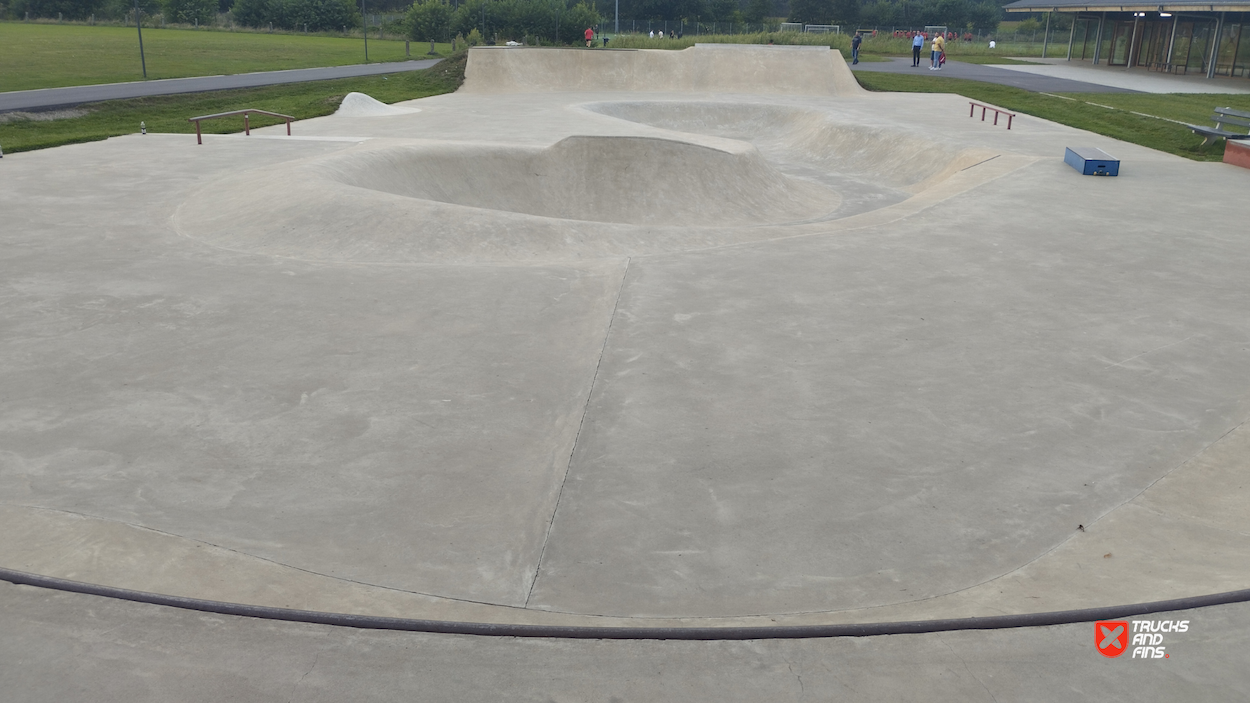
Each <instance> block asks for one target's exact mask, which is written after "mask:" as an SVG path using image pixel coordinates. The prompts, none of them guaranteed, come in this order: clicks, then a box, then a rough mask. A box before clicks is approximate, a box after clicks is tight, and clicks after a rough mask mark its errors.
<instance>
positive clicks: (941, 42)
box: [929, 32, 946, 71]
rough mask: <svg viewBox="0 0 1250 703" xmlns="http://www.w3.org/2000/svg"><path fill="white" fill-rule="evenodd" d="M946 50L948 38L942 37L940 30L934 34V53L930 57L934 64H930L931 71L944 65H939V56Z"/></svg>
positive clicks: (938, 69) (940, 68)
mask: <svg viewBox="0 0 1250 703" xmlns="http://www.w3.org/2000/svg"><path fill="white" fill-rule="evenodd" d="M945 51H946V40H945V39H943V38H942V33H941V32H938V33H935V34H934V35H933V53H932V55H931V56H930V57H929V58H930V60H932V62H933V65H932V66H929V70H930V71H940V70H942V67H941V66H939V65H938V57H939V56H941V55H942V54H943V52H945Z"/></svg>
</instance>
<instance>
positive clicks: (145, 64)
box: [135, 0, 363, 78]
mask: <svg viewBox="0 0 1250 703" xmlns="http://www.w3.org/2000/svg"><path fill="white" fill-rule="evenodd" d="M362 1H363V0H362ZM135 28H136V29H138V30H139V63H140V64H142V66H143V77H144V78H147V77H148V61H147V59H145V58H143V25H142V24H141V23H140V22H139V0H135Z"/></svg>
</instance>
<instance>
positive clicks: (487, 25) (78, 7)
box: [0, 0, 1010, 43]
mask: <svg viewBox="0 0 1250 703" xmlns="http://www.w3.org/2000/svg"><path fill="white" fill-rule="evenodd" d="M367 2H368V5H367V9H368V10H369V11H370V12H391V13H400V12H406V17H407V22H408V26H409V29H410V32H411V35H412V37H413V38H414V39H425V40H427V41H428V40H430V39H434V40H441V41H445V40H447V39H449V38H450V37H453V36H456V35H458V34H459V35H463V36H466V37H467V36H468V35H469V34H470V33H471V32H472V31H473V30H474V29H476V30H478V33H479V34H480V35H481V36H482V37H485V38H487V39H489V38H492V37H494V36H496V35H498V36H500V37H504V36H507V37H509V38H511V37H535V38H537V39H539V40H541V41H544V42H547V41H550V42H558V43H574V42H576V41H578V40H579V39H580V38H581V33H582V32H583V31H584V30H585V28H586V27H587V26H598V25H599V24H600V23H602V22H605V21H608V20H610V18H611V17H612V16H613V14H614V12H615V10H616V5H617V3H616V0H417V2H415V3H412V0H367ZM999 2H1002V3H1006V2H1010V0H620V2H619V5H620V17H622V18H626V19H631V20H666V21H683V20H684V21H686V22H692V23H693V22H737V23H753V24H758V23H761V22H765V21H770V20H777V19H783V18H784V19H785V20H786V21H789V22H800V23H803V24H836V25H841V26H842V27H843V28H844V30H847V31H849V30H850V29H853V28H856V27H890V26H898V27H920V26H924V25H946V26H948V27H950V28H951V30H952V31H965V30H971V31H976V32H979V33H987V32H993V31H995V29H996V28H997V27H998V22H999V21H1000V20H1001V19H1002V16H1003V15H1002V9H1001V7H1000V6H999ZM359 3H360V0H139V6H140V9H141V10H142V11H143V12H145V13H148V14H155V13H158V12H159V13H163V15H164V17H165V19H166V21H169V22H179V23H185V24H191V23H193V22H199V23H200V24H207V23H210V22H212V21H213V20H214V19H215V17H216V15H217V14H218V13H222V12H227V11H232V13H233V17H234V21H235V22H237V23H239V24H242V25H246V26H252V27H268V26H269V25H270V24H272V25H273V26H274V27H276V28H280V29H288V30H304V29H307V30H309V31H325V30H329V31H334V30H338V29H341V28H345V27H358V26H360V24H361V12H360V10H361V7H360V4H359ZM133 4H134V0H0V16H9V17H13V18H19V19H20V18H22V17H23V16H25V15H26V14H29V15H30V16H31V17H45V18H46V17H63V18H64V19H67V20H85V19H87V18H88V17H90V16H99V17H101V18H111V19H121V18H125V17H128V16H129V15H130V12H131V9H132V6H133Z"/></svg>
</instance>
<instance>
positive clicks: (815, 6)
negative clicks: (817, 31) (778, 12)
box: [790, 0, 833, 24]
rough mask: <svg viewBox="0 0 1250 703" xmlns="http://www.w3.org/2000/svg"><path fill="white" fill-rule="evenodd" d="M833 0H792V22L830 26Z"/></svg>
mask: <svg viewBox="0 0 1250 703" xmlns="http://www.w3.org/2000/svg"><path fill="white" fill-rule="evenodd" d="M831 19H833V0H790V21H791V22H801V23H803V24H829V23H830V20H831Z"/></svg>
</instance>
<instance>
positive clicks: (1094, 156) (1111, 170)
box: [1063, 147, 1120, 176]
mask: <svg viewBox="0 0 1250 703" xmlns="http://www.w3.org/2000/svg"><path fill="white" fill-rule="evenodd" d="M1063 162H1064V163H1065V164H1067V165H1069V166H1071V167H1072V168H1074V169H1076V170H1078V171H1080V172H1081V174H1082V175H1085V176H1118V175H1120V160H1119V159H1117V158H1116V157H1114V156H1112V155H1111V154H1108V153H1107V152H1105V151H1103V150H1102V149H1093V148H1082V149H1073V148H1072V147H1068V148H1067V149H1065V150H1064V154H1063Z"/></svg>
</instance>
